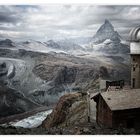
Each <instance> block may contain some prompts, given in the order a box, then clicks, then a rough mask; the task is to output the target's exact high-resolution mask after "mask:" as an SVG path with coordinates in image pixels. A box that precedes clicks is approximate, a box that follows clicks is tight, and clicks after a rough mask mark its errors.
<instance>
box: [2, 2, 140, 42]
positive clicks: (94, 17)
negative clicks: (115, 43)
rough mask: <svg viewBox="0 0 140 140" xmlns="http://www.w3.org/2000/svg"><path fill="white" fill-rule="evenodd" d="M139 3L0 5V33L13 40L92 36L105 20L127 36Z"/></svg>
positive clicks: (139, 17) (138, 17) (136, 18)
mask: <svg viewBox="0 0 140 140" xmlns="http://www.w3.org/2000/svg"><path fill="white" fill-rule="evenodd" d="M139 13H140V6H93V5H60V4H59V5H37V6H22V5H21V6H0V34H2V36H3V35H4V36H5V37H10V38H15V39H17V38H18V39H19V38H21V39H23V40H24V39H28V38H32V39H37V40H45V39H61V38H69V37H70V38H71V37H80V36H82V37H86V36H93V35H94V34H95V32H96V31H97V29H98V28H99V27H100V25H101V24H103V22H104V20H105V19H109V20H110V21H111V23H112V24H113V25H114V27H115V28H116V30H117V31H118V32H119V33H120V34H121V35H123V36H127V34H128V32H129V30H130V29H131V28H132V27H133V26H137V25H138V24H139V20H140V14H139Z"/></svg>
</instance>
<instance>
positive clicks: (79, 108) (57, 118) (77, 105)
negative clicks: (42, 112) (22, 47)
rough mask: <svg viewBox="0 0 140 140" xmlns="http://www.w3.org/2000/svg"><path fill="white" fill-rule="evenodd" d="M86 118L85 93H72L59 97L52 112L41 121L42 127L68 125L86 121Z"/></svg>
mask: <svg viewBox="0 0 140 140" xmlns="http://www.w3.org/2000/svg"><path fill="white" fill-rule="evenodd" d="M87 118H88V117H87V100H86V94H84V93H83V94H82V93H72V94H67V95H64V96H62V97H61V98H60V100H59V101H58V103H57V105H56V107H55V108H54V110H53V112H52V113H51V114H50V115H48V116H47V118H46V120H45V121H43V123H42V127H45V128H52V127H59V126H61V127H70V126H73V125H79V124H82V123H85V122H87Z"/></svg>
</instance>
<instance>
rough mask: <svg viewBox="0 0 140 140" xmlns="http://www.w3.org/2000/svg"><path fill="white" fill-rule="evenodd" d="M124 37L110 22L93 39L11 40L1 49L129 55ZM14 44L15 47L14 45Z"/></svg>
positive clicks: (4, 43)
mask: <svg viewBox="0 0 140 140" xmlns="http://www.w3.org/2000/svg"><path fill="white" fill-rule="evenodd" d="M122 42H125V41H123V39H122V37H121V36H120V35H119V33H118V32H117V31H115V29H114V27H113V25H112V24H111V23H110V21H109V20H105V22H104V23H103V24H102V25H101V26H100V28H99V29H98V30H97V32H96V34H95V35H94V36H93V37H81V38H80V37H79V38H75V39H74V38H73V39H65V40H59V41H55V40H48V41H44V42H40V41H36V40H28V41H25V42H18V43H17V42H13V41H11V40H10V39H5V40H1V41H0V47H16V48H19V49H26V50H32V51H41V52H50V51H53V52H64V53H69V54H75V55H76V54H77V53H78V54H80V53H81V54H84V53H92V52H101V53H106V54H110V53H115V54H117V53H120V54H127V53H129V47H128V45H127V44H124V43H122ZM13 44H14V45H13Z"/></svg>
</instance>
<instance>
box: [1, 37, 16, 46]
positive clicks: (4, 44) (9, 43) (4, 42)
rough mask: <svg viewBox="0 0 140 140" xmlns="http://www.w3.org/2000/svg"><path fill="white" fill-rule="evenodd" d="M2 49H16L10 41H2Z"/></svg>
mask: <svg viewBox="0 0 140 140" xmlns="http://www.w3.org/2000/svg"><path fill="white" fill-rule="evenodd" d="M0 47H14V46H13V42H12V41H11V40H10V39H5V40H1V41H0Z"/></svg>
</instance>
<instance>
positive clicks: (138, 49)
mask: <svg viewBox="0 0 140 140" xmlns="http://www.w3.org/2000/svg"><path fill="white" fill-rule="evenodd" d="M130 55H131V87H132V88H140V27H136V28H134V29H132V30H131V31H130Z"/></svg>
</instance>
